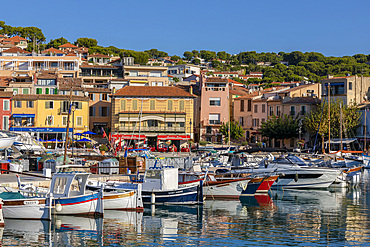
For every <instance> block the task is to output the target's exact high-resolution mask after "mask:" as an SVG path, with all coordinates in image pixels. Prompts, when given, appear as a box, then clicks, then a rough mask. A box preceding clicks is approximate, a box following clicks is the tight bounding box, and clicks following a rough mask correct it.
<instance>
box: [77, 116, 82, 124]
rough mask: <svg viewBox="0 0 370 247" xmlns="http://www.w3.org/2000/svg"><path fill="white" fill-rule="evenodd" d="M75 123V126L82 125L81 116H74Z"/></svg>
mask: <svg viewBox="0 0 370 247" xmlns="http://www.w3.org/2000/svg"><path fill="white" fill-rule="evenodd" d="M76 125H77V126H82V117H81V116H77V117H76Z"/></svg>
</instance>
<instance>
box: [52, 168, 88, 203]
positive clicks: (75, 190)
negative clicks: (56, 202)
mask: <svg viewBox="0 0 370 247" xmlns="http://www.w3.org/2000/svg"><path fill="white" fill-rule="evenodd" d="M89 175H90V174H89V173H79V172H65V173H64V172H63V173H55V174H54V175H53V178H52V180H51V184H50V192H52V193H53V196H54V198H61V197H72V196H80V195H85V190H86V182H87V179H88V178H89Z"/></svg>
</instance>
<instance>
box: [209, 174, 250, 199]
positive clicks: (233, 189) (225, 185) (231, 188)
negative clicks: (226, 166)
mask: <svg viewBox="0 0 370 247" xmlns="http://www.w3.org/2000/svg"><path fill="white" fill-rule="evenodd" d="M207 177H208V178H209V179H208V180H206V181H205V182H204V184H203V194H204V196H205V197H206V198H207V199H239V196H240V194H241V192H242V191H243V189H244V190H245V189H246V188H247V185H248V182H249V181H250V178H234V179H222V180H216V178H215V177H214V176H213V175H208V176H207Z"/></svg>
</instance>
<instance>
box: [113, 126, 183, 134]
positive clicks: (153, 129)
mask: <svg viewBox="0 0 370 247" xmlns="http://www.w3.org/2000/svg"><path fill="white" fill-rule="evenodd" d="M119 131H123V132H127V131H130V132H133V131H135V132H137V133H138V132H139V127H136V128H135V127H133V126H121V127H119ZM140 132H171V133H174V132H182V133H185V127H164V126H161V127H141V128H140Z"/></svg>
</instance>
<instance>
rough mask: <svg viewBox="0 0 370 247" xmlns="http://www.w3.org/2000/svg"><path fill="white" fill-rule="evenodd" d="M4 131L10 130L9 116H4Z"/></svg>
mask: <svg viewBox="0 0 370 247" xmlns="http://www.w3.org/2000/svg"><path fill="white" fill-rule="evenodd" d="M3 130H9V116H3Z"/></svg>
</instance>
